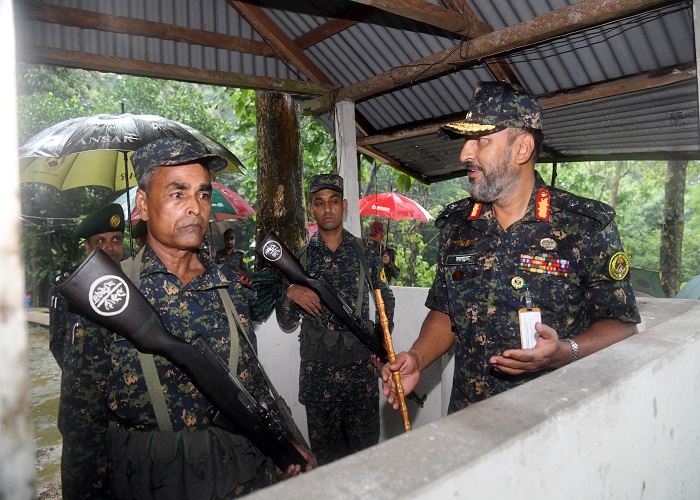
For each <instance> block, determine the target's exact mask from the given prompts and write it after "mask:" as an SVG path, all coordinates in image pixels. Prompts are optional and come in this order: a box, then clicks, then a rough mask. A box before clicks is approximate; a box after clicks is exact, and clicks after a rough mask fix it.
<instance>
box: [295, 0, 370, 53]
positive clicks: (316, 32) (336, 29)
mask: <svg viewBox="0 0 700 500" xmlns="http://www.w3.org/2000/svg"><path fill="white" fill-rule="evenodd" d="M377 12H378V11H377V9H374V8H372V7H368V6H366V5H356V6H355V7H353V8H351V9H348V10H347V11H346V12H345V13H344V14H342V15H340V16H339V17H336V18H333V19H331V20H330V21H328V22H326V23H323V24H322V25H320V26H318V27H316V28H314V29H312V30H311V31H309V32H307V33H304V34H303V35H301V36H300V37H298V38H296V39H295V40H294V43H296V44H297V46H298V47H299V48H300V49H302V50H305V49H308V48H309V47H313V46H314V45H316V44H317V43H320V42H322V41H323V40H326V39H328V38H330V37H332V36H333V35H337V34H338V33H340V32H342V31H345V30H346V29H348V28H351V27H352V26H355V25H356V24H357V23H360V22H362V21H364V20H365V19H367V18H368V17H370V16H372V15H374V14H376V13H377Z"/></svg>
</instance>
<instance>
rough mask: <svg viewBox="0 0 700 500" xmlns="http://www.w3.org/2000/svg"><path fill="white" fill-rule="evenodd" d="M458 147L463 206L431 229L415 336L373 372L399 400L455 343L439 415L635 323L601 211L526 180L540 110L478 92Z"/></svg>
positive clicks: (501, 93) (515, 97) (506, 92)
mask: <svg viewBox="0 0 700 500" xmlns="http://www.w3.org/2000/svg"><path fill="white" fill-rule="evenodd" d="M440 135H441V136H442V137H444V138H448V139H460V140H462V141H464V146H463V148H462V151H461V153H460V161H462V162H464V165H465V174H466V175H467V176H468V177H469V193H470V195H471V196H470V197H469V198H467V199H465V200H461V201H458V202H455V203H451V204H450V205H449V206H448V207H447V208H446V209H445V210H444V211H443V213H442V214H441V215H440V216H439V217H438V219H437V220H436V225H437V226H438V227H439V228H440V230H441V236H440V246H439V262H438V266H437V273H436V276H435V281H434V282H433V285H432V287H431V289H430V292H429V294H428V298H427V300H426V306H427V307H428V308H429V309H430V312H429V313H428V316H427V317H426V319H425V321H424V323H423V327H422V329H421V332H420V335H419V338H418V339H417V340H416V342H415V343H414V344H413V346H412V347H411V349H410V350H409V351H408V352H403V353H400V354H399V355H398V356H397V359H396V362H395V363H394V364H393V365H391V366H388V365H385V366H384V367H383V369H382V378H383V380H384V393H385V395H387V396H388V400H389V402H390V403H393V406H394V407H395V408H398V403H397V401H396V398H395V394H394V386H393V382H392V378H391V375H390V369H391V370H400V373H401V380H402V382H403V389H404V391H407V392H408V391H411V390H413V388H414V387H415V384H416V383H417V382H418V379H419V377H420V372H421V371H422V370H423V369H425V368H426V367H427V366H428V365H429V364H430V363H432V362H433V361H434V360H435V359H437V358H438V357H439V356H440V355H441V354H443V353H444V352H446V351H447V350H448V349H449V348H450V346H452V344H455V370H454V375H453V388H452V394H451V397H450V405H449V410H448V411H449V412H454V411H457V410H459V409H462V408H464V407H466V406H468V405H469V404H473V403H476V402H478V401H480V400H482V399H484V398H487V397H490V396H493V395H495V394H498V393H499V392H502V391H505V390H507V389H510V388H511V387H514V386H516V385H518V384H521V383H523V382H526V381H528V380H532V379H533V378H535V377H538V376H540V375H542V374H543V373H546V372H548V371H551V370H554V369H556V368H559V367H561V366H565V365H567V364H569V363H571V362H574V361H576V360H577V359H579V358H581V357H584V356H587V355H589V354H592V353H593V352H595V351H597V350H599V349H602V348H604V347H607V346H609V345H611V344H613V343H615V342H618V341H620V340H622V339H625V338H627V337H629V336H630V335H632V334H634V333H635V332H636V323H639V321H640V318H639V313H638V311H637V306H636V302H635V299H634V295H633V292H632V288H631V286H630V282H629V278H628V276H627V273H628V270H629V259H628V258H627V256H626V255H625V253H624V251H623V249H622V245H621V243H620V238H619V236H618V231H617V227H616V225H615V223H614V222H613V218H614V215H615V212H614V210H613V209H612V208H610V207H609V206H607V205H605V204H603V203H600V202H598V201H595V200H587V199H584V198H580V197H577V196H575V195H573V194H570V193H567V192H565V191H561V190H559V189H555V188H553V187H549V186H547V185H545V183H544V181H543V180H542V178H541V177H540V175H539V174H538V173H537V171H536V170H535V162H536V161H537V157H538V154H539V152H540V149H541V147H542V142H543V123H542V108H541V106H540V104H539V102H538V101H537V99H536V98H535V97H534V96H532V95H531V94H530V93H528V92H527V91H525V90H524V89H523V88H522V87H520V86H517V85H510V84H508V83H502V82H487V83H480V84H478V85H477V87H476V89H475V91H474V95H473V97H472V100H471V105H470V109H469V112H468V113H467V115H466V118H465V119H464V120H461V121H458V122H454V123H450V124H447V125H445V126H444V127H442V129H441V130H440Z"/></svg>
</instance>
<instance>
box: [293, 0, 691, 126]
mask: <svg viewBox="0 0 700 500" xmlns="http://www.w3.org/2000/svg"><path fill="white" fill-rule="evenodd" d="M680 1H682V0H616V1H615V2H610V1H609V0H582V1H581V2H579V3H576V4H573V5H569V6H567V7H563V8H561V9H557V10H554V11H552V12H548V13H546V14H543V15H541V16H537V17H535V18H532V19H529V20H527V21H523V22H521V23H518V24H514V25H513V26H508V27H506V28H503V29H502V30H498V31H494V32H492V33H487V34H485V35H483V36H480V37H478V38H475V39H473V40H470V41H469V42H466V43H464V45H463V47H462V49H461V50H455V47H450V48H448V49H445V50H443V51H440V52H438V53H436V54H433V55H432V56H428V57H424V58H422V59H419V60H417V61H413V62H412V63H409V64H404V65H402V66H400V67H397V68H393V69H391V70H389V71H386V72H384V73H382V74H379V75H376V76H374V77H372V78H368V79H367V80H363V81H361V82H357V83H354V84H352V85H349V86H347V87H344V88H342V89H339V90H337V91H334V92H333V94H332V95H330V94H329V95H326V96H323V97H319V98H316V99H313V100H311V101H308V102H306V103H305V104H304V107H303V110H304V112H306V113H320V112H325V111H327V110H329V109H330V108H331V107H332V106H333V102H337V101H341V100H344V99H348V100H351V101H355V102H357V101H362V100H364V99H367V98H369V97H372V96H375V95H377V94H381V93H384V92H389V91H392V90H394V89H397V88H400V87H403V86H404V85H409V84H413V83H416V82H417V81H421V80H426V79H429V78H432V77H435V76H437V75H440V74H443V73H447V72H450V71H454V70H455V69H458V68H461V67H464V66H467V65H469V64H473V63H476V62H479V61H481V60H483V59H486V58H489V57H494V56H498V55H503V54H505V53H508V52H511V51H514V50H517V49H522V48H524V47H528V46H532V45H536V44H538V43H542V42H544V41H547V40H550V39H552V38H556V37H559V36H562V35H567V34H570V33H573V32H576V31H581V30H584V29H588V28H592V27H595V26H600V25H601V24H604V23H607V22H611V21H616V20H618V19H621V18H623V17H627V16H631V15H635V14H638V13H640V12H645V11H648V10H651V9H654V8H658V7H662V6H665V5H670V4H674V3H679V2H680Z"/></svg>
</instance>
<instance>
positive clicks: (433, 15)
mask: <svg viewBox="0 0 700 500" xmlns="http://www.w3.org/2000/svg"><path fill="white" fill-rule="evenodd" d="M352 1H353V2H356V3H361V4H363V5H369V6H371V7H374V8H376V9H381V10H383V11H386V12H390V13H391V14H394V15H397V16H401V17H405V18H408V19H412V20H414V21H418V22H420V23H425V24H427V25H430V26H435V27H436V28H440V29H443V30H445V31H449V32H450V33H454V34H456V35H461V36H465V37H469V38H476V37H479V36H481V35H484V34H486V33H490V32H492V31H493V28H492V27H491V26H490V25H488V24H486V23H484V22H482V21H479V20H478V19H477V18H476V16H469V15H467V14H466V13H464V15H463V16H455V12H454V11H452V10H450V9H446V8H444V7H442V6H441V5H436V4H433V3H429V2H426V1H424V0H352Z"/></svg>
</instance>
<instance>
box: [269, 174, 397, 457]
mask: <svg viewBox="0 0 700 500" xmlns="http://www.w3.org/2000/svg"><path fill="white" fill-rule="evenodd" d="M309 191H310V193H311V205H310V206H309V211H310V212H311V215H312V217H314V219H316V222H317V223H318V231H317V232H316V233H315V234H314V235H313V236H312V237H311V239H310V240H309V244H308V247H307V248H306V250H304V251H303V254H302V255H301V257H300V260H301V261H302V264H303V263H304V262H305V263H306V270H307V271H308V272H309V274H311V275H312V276H320V275H323V277H324V278H325V279H326V280H327V281H328V282H329V283H330V284H331V286H332V287H333V288H335V289H336V290H337V291H338V293H339V294H340V296H341V297H342V299H343V300H344V301H345V302H346V303H347V304H348V305H349V306H350V307H351V308H352V309H353V311H355V313H356V314H357V310H358V297H359V294H360V288H359V287H360V286H361V287H362V296H361V306H360V314H357V315H358V316H359V317H360V318H362V319H363V320H368V319H369V301H370V300H372V299H370V298H369V293H370V290H369V285H368V284H367V280H366V278H363V277H362V275H363V274H364V271H363V270H362V269H363V264H362V262H361V257H360V253H358V249H359V251H360V252H361V254H362V256H363V257H364V259H365V261H366V263H367V267H368V271H369V274H370V278H371V282H372V285H373V286H374V287H378V288H379V289H381V291H382V296H383V298H384V303H385V309H386V313H387V317H388V318H389V320H390V321H391V320H392V318H393V313H394V295H393V293H392V292H391V289H390V288H389V286H388V284H387V282H386V278H385V276H384V270H383V266H382V262H381V259H380V258H379V256H378V255H377V253H376V252H373V251H371V250H370V249H367V248H366V247H364V246H363V245H361V244H360V239H359V238H355V237H354V236H353V235H352V234H350V233H349V232H348V231H346V230H344V229H343V213H344V212H345V211H346V210H347V200H344V199H343V178H342V177H340V176H339V175H330V174H322V175H317V176H315V177H313V178H312V179H311V181H310V182H309ZM293 251H295V253H296V252H297V249H294V250H293ZM300 314H301V315H302V317H303V319H302V324H301V332H300V334H299V341H300V355H301V366H300V369H299V401H300V402H301V403H302V404H303V405H305V407H306V416H307V422H308V429H309V440H310V444H311V449H312V450H313V452H314V453H315V454H316V457H317V458H318V462H319V464H321V465H323V464H326V463H329V462H332V461H333V460H337V459H339V458H342V457H344V456H346V455H349V454H351V453H354V452H356V451H359V450H362V449H364V448H367V447H369V446H372V445H375V444H377V442H378V440H379V388H378V383H377V372H376V369H375V367H374V366H373V365H372V362H371V359H370V354H369V351H367V349H366V348H365V347H364V345H363V344H361V343H360V341H359V340H357V338H356V337H355V335H353V334H352V332H350V331H349V330H347V329H345V328H344V327H342V326H340V325H338V324H336V323H334V322H333V321H331V313H330V311H329V310H328V309H327V308H326V307H325V306H324V305H323V304H322V302H321V300H320V298H319V297H318V295H316V293H315V292H313V291H312V290H310V289H308V288H306V287H304V286H300V285H291V286H289V287H288V288H287V289H286V293H285V294H283V295H282V298H281V299H280V301H279V303H278V305H277V321H278V323H279V325H280V326H281V327H282V328H283V329H284V330H292V329H294V328H295V327H296V325H297V323H298V322H299V316H300ZM368 326H369V327H370V328H373V326H371V325H368Z"/></svg>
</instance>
